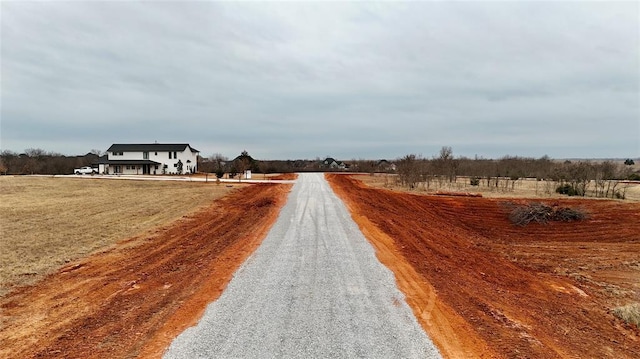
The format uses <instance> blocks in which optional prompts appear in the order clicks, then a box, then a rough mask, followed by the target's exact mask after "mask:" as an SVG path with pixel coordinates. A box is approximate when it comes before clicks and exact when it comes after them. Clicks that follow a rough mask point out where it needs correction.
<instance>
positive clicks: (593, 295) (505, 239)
mask: <svg viewBox="0 0 640 359" xmlns="http://www.w3.org/2000/svg"><path fill="white" fill-rule="evenodd" d="M327 178H328V179H329V181H330V183H331V184H332V187H333V189H334V190H335V191H336V193H337V194H338V195H339V196H340V197H341V198H342V199H343V200H344V201H345V203H346V204H347V206H348V207H349V209H350V211H351V213H352V216H353V218H354V219H355V220H356V222H357V223H358V224H359V226H360V228H361V229H362V231H363V233H364V234H365V236H367V238H368V239H369V240H370V241H371V243H372V244H373V246H374V247H375V248H376V252H377V255H378V258H379V259H380V260H381V261H382V262H383V263H384V264H385V265H386V266H387V267H389V268H390V269H391V270H392V271H394V273H395V275H396V280H397V282H398V285H399V287H400V289H401V290H402V291H403V292H404V293H405V295H406V297H407V302H408V304H409V305H410V306H411V307H412V309H413V311H414V313H415V314H416V317H417V318H418V320H419V321H420V322H421V324H422V326H423V327H424V328H425V330H426V331H427V332H428V333H429V335H430V337H431V338H432V340H433V341H434V343H435V344H436V345H437V346H438V348H439V349H440V350H441V352H442V353H443V355H444V356H445V357H449V358H468V357H477V358H494V357H496V358H640V330H638V328H637V327H636V326H631V325H628V324H626V323H624V322H622V321H621V320H619V319H618V318H616V317H614V315H612V314H611V309H612V308H615V307H617V306H619V305H624V304H628V303H632V302H640V204H638V203H631V204H630V203H622V202H616V201H602V200H572V199H566V200H564V199H563V200H560V201H555V202H558V204H559V205H561V206H569V207H572V208H580V209H582V210H585V211H586V212H587V213H588V215H589V218H588V219H587V220H585V221H582V222H553V223H549V224H546V225H543V224H538V223H535V224H529V225H528V226H526V227H521V226H516V225H513V224H511V223H510V221H509V220H508V214H509V211H510V209H509V207H508V205H506V204H505V200H504V199H490V198H474V197H453V196H452V197H445V196H424V195H414V194H409V193H398V192H393V191H389V190H384V189H375V188H370V187H367V186H366V185H364V184H363V183H361V182H360V181H358V180H356V179H354V178H352V177H349V176H346V175H337V174H329V175H327ZM514 201H516V200H514ZM517 201H518V202H531V201H540V200H534V199H530V200H517Z"/></svg>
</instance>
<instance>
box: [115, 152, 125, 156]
mask: <svg viewBox="0 0 640 359" xmlns="http://www.w3.org/2000/svg"><path fill="white" fill-rule="evenodd" d="M113 155H114V156H122V155H124V152H113Z"/></svg>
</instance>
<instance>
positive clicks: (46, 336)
mask: <svg viewBox="0 0 640 359" xmlns="http://www.w3.org/2000/svg"><path fill="white" fill-rule="evenodd" d="M290 188H291V186H290V185H275V184H264V185H252V186H249V187H245V188H242V189H240V190H238V191H236V192H233V193H232V194H231V195H229V196H227V197H224V198H222V199H220V200H218V201H216V202H214V203H213V204H212V205H211V206H210V207H208V208H206V209H204V210H202V211H199V212H197V213H194V214H191V215H188V216H186V217H183V219H181V220H179V221H178V222H177V223H172V224H171V225H170V226H168V227H166V228H161V229H158V230H157V231H156V233H154V234H153V235H149V236H148V237H139V238H132V239H129V240H127V241H124V242H122V243H120V244H119V245H117V246H115V247H114V248H111V249H109V250H106V251H104V252H102V253H97V254H94V255H92V256H90V257H88V258H86V259H84V260H81V261H78V262H76V263H73V264H71V265H68V266H66V267H64V268H62V269H60V270H59V271H58V272H57V273H55V274H53V275H50V276H48V277H46V278H45V279H44V280H42V281H41V282H39V283H37V284H36V285H34V286H30V287H25V288H20V289H17V290H15V291H13V292H12V293H10V294H9V295H8V296H6V297H4V298H2V299H0V309H1V310H2V311H1V319H0V320H1V321H0V357H2V358H107V357H109V358H131V357H144V358H147V357H159V356H160V355H161V354H162V352H163V351H164V349H165V348H166V347H167V346H168V345H169V344H170V342H171V340H172V339H173V338H174V337H175V336H176V335H177V334H178V333H180V332H181V331H183V330H184V329H185V328H187V327H188V326H190V325H193V324H194V323H195V322H196V321H197V319H198V318H199V317H200V316H201V315H202V313H203V311H204V309H205V307H206V305H207V304H208V303H209V302H210V301H212V300H215V298H217V297H218V296H219V295H220V293H221V292H222V290H223V289H224V288H225V286H226V284H227V283H228V281H229V280H230V279H231V277H232V275H233V273H234V272H235V270H236V269H237V268H238V267H239V266H240V265H241V264H242V263H243V262H244V260H245V259H246V258H247V257H248V256H249V255H250V254H251V253H252V252H253V251H254V250H255V248H257V246H258V245H259V244H260V242H261V240H262V239H263V238H264V236H265V235H266V233H267V231H268V229H269V228H270V226H271V225H272V224H273V222H274V221H275V219H276V218H277V215H278V212H279V210H280V208H281V207H282V205H284V202H285V200H286V194H287V193H288V191H289V190H290Z"/></svg>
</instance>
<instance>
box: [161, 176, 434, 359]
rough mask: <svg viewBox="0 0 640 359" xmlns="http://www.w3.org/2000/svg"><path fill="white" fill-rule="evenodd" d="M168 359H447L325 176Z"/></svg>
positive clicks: (288, 209)
mask: <svg viewBox="0 0 640 359" xmlns="http://www.w3.org/2000/svg"><path fill="white" fill-rule="evenodd" d="M164 357H165V358H356V357H360V358H440V354H439V353H438V351H437V349H436V348H435V347H434V345H433V344H432V343H431V341H430V340H429V338H428V337H427V335H426V334H425V332H424V331H423V330H422V328H421V327H420V325H419V324H418V322H417V321H416V319H415V317H414V316H413V313H412V312H411V309H410V308H409V307H408V306H407V304H406V302H405V300H404V295H403V294H402V293H401V292H400V291H399V290H398V289H397V287H396V285H395V280H394V277H393V274H392V273H391V272H390V271H389V270H388V269H387V268H386V267H384V266H383V265H382V264H380V262H379V261H378V260H377V258H376V257H375V253H374V251H373V248H372V247H371V245H370V244H369V243H368V242H367V240H366V239H365V238H364V236H363V235H362V233H361V232H360V230H359V229H358V226H357V225H356V224H355V222H353V220H352V219H351V216H350V214H349V212H348V211H347V209H346V208H345V206H344V205H343V203H342V202H341V201H340V199H338V197H337V196H336V195H335V194H334V193H333V191H332V190H331V188H330V187H329V185H328V183H327V182H326V181H325V179H324V177H323V175H322V174H316V173H312V174H301V175H300V176H299V178H298V181H297V182H296V184H295V185H294V187H293V189H292V192H291V193H290V194H289V198H288V200H287V204H286V205H285V206H284V207H283V209H282V212H281V213H280V216H279V218H278V220H277V222H276V223H275V225H274V226H273V228H272V229H271V231H270V232H269V234H268V235H267V237H266V238H265V240H264V241H263V243H262V244H261V246H260V247H259V248H258V249H257V251H256V252H255V253H254V254H253V255H252V256H251V257H250V258H249V259H248V260H247V261H246V262H245V263H244V264H243V266H242V267H241V268H240V269H239V270H238V272H237V273H236V274H235V276H234V279H233V280H232V281H231V282H230V283H229V285H228V287H227V289H226V290H225V292H224V293H223V294H222V296H221V297H220V298H219V299H218V300H217V301H215V302H213V303H211V304H210V305H209V306H208V308H207V310H206V312H205V314H204V316H203V317H202V319H201V320H200V322H199V323H198V324H197V325H196V326H195V327H191V328H189V329H187V330H185V331H184V332H183V333H182V334H181V335H180V336H178V337H177V338H176V339H175V340H174V341H173V343H172V344H171V346H170V348H169V349H168V350H167V352H166V353H165V356H164Z"/></svg>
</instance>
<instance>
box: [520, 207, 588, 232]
mask: <svg viewBox="0 0 640 359" xmlns="http://www.w3.org/2000/svg"><path fill="white" fill-rule="evenodd" d="M509 206H510V207H511V208H512V209H511V212H510V213H509V220H511V223H513V224H516V225H518V226H526V225H527V224H529V223H531V222H537V223H541V224H546V223H548V222H550V221H556V222H571V221H582V220H584V219H586V218H587V215H586V213H585V212H584V211H582V210H579V209H574V208H569V207H560V206H559V205H557V204H553V205H551V206H550V205H548V204H545V203H527V204H524V205H516V204H513V203H510V204H509Z"/></svg>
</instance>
